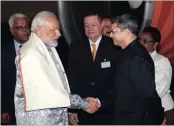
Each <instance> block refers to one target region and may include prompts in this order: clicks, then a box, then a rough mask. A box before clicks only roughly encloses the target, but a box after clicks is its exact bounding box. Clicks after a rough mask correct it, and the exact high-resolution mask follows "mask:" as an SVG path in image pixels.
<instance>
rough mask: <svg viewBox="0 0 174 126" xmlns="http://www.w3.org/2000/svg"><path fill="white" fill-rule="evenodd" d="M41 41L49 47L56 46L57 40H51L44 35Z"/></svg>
mask: <svg viewBox="0 0 174 126" xmlns="http://www.w3.org/2000/svg"><path fill="white" fill-rule="evenodd" d="M42 41H43V42H44V43H45V44H46V45H47V46H51V47H56V46H58V41H57V40H52V39H50V38H49V37H44V38H42Z"/></svg>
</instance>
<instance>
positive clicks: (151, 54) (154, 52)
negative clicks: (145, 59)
mask: <svg viewBox="0 0 174 126" xmlns="http://www.w3.org/2000/svg"><path fill="white" fill-rule="evenodd" d="M156 54H157V52H156V50H154V51H153V52H151V53H150V56H151V57H152V58H153V57H154V56H155V55H156Z"/></svg>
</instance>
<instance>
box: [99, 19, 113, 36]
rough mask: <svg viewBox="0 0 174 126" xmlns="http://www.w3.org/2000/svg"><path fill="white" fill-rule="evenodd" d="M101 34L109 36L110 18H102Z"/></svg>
mask: <svg viewBox="0 0 174 126" xmlns="http://www.w3.org/2000/svg"><path fill="white" fill-rule="evenodd" d="M101 25H102V34H103V35H105V36H108V37H109V36H110V32H111V25H112V23H111V19H110V18H103V20H102V23H101Z"/></svg>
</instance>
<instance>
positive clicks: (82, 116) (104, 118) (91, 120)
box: [78, 112, 113, 125]
mask: <svg viewBox="0 0 174 126" xmlns="http://www.w3.org/2000/svg"><path fill="white" fill-rule="evenodd" d="M112 117H113V116H112V115H111V114H100V113H98V114H88V113H84V112H83V113H79V114H78V118H79V125H112Z"/></svg>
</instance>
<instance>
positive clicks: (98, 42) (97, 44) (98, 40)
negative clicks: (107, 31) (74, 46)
mask: <svg viewBox="0 0 174 126" xmlns="http://www.w3.org/2000/svg"><path fill="white" fill-rule="evenodd" d="M101 38H102V36H100V37H99V38H98V39H97V41H96V42H95V43H94V42H92V41H91V40H90V39H89V43H90V47H91V52H92V51H93V48H92V44H96V51H97V50H98V47H99V44H100V41H101Z"/></svg>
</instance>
